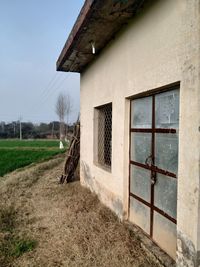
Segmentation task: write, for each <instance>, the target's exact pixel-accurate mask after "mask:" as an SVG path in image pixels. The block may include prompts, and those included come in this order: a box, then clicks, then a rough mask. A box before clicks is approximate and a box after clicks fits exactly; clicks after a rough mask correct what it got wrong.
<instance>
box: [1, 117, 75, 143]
mask: <svg viewBox="0 0 200 267" xmlns="http://www.w3.org/2000/svg"><path fill="white" fill-rule="evenodd" d="M21 128H22V138H23V139H36V138H48V139H59V137H60V122H59V121H52V122H50V123H44V122H42V123H40V124H34V123H31V122H21ZM64 129H67V131H68V134H70V132H72V130H73V125H67V124H65V125H64ZM65 131H66V130H65ZM19 137H20V121H13V122H9V123H6V122H4V121H1V122H0V138H19Z"/></svg>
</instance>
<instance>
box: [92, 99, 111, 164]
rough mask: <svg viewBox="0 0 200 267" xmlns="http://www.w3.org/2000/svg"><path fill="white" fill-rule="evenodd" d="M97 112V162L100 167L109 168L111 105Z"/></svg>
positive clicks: (98, 109) (99, 108)
mask: <svg viewBox="0 0 200 267" xmlns="http://www.w3.org/2000/svg"><path fill="white" fill-rule="evenodd" d="M96 110H97V113H98V114H97V120H98V121H97V127H98V131H97V135H98V137H97V161H98V163H99V164H100V165H102V166H105V167H109V168H110V167H111V158H112V104H111V103H110V104H106V105H104V106H101V107H98V108H96Z"/></svg>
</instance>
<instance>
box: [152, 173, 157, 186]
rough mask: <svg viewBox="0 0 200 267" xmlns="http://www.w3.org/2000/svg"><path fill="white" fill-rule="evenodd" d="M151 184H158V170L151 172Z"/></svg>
mask: <svg viewBox="0 0 200 267" xmlns="http://www.w3.org/2000/svg"><path fill="white" fill-rule="evenodd" d="M151 184H152V185H155V184H156V172H154V171H153V172H152V174H151Z"/></svg>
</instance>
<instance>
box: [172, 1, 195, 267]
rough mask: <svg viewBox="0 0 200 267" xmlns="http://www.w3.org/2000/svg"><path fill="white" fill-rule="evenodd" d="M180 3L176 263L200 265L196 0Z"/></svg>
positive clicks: (179, 264) (180, 264)
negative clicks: (181, 62) (180, 73)
mask: <svg viewBox="0 0 200 267" xmlns="http://www.w3.org/2000/svg"><path fill="white" fill-rule="evenodd" d="M183 3H184V5H182V30H181V34H182V38H183V48H184V50H183V51H184V62H183V65H182V66H181V70H182V77H181V94H180V103H181V105H180V109H181V110H180V115H181V117H180V128H179V129H180V133H179V138H180V139H179V177H178V179H179V180H178V182H179V183H178V207H177V210H178V218H177V220H178V223H177V234H178V243H177V245H178V253H177V254H178V258H177V265H178V266H200V257H199V256H200V252H199V251H200V218H199V216H200V205H199V204H200V203H199V200H200V199H199V197H200V191H199V190H200V184H199V182H200V169H199V167H200V128H199V126H200V1H199V0H191V1H186V0H184V1H183ZM186 22H187V23H186Z"/></svg>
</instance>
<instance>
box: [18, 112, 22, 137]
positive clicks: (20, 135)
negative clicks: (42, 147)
mask: <svg viewBox="0 0 200 267" xmlns="http://www.w3.org/2000/svg"><path fill="white" fill-rule="evenodd" d="M19 139H20V140H22V116H20V117H19Z"/></svg>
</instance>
